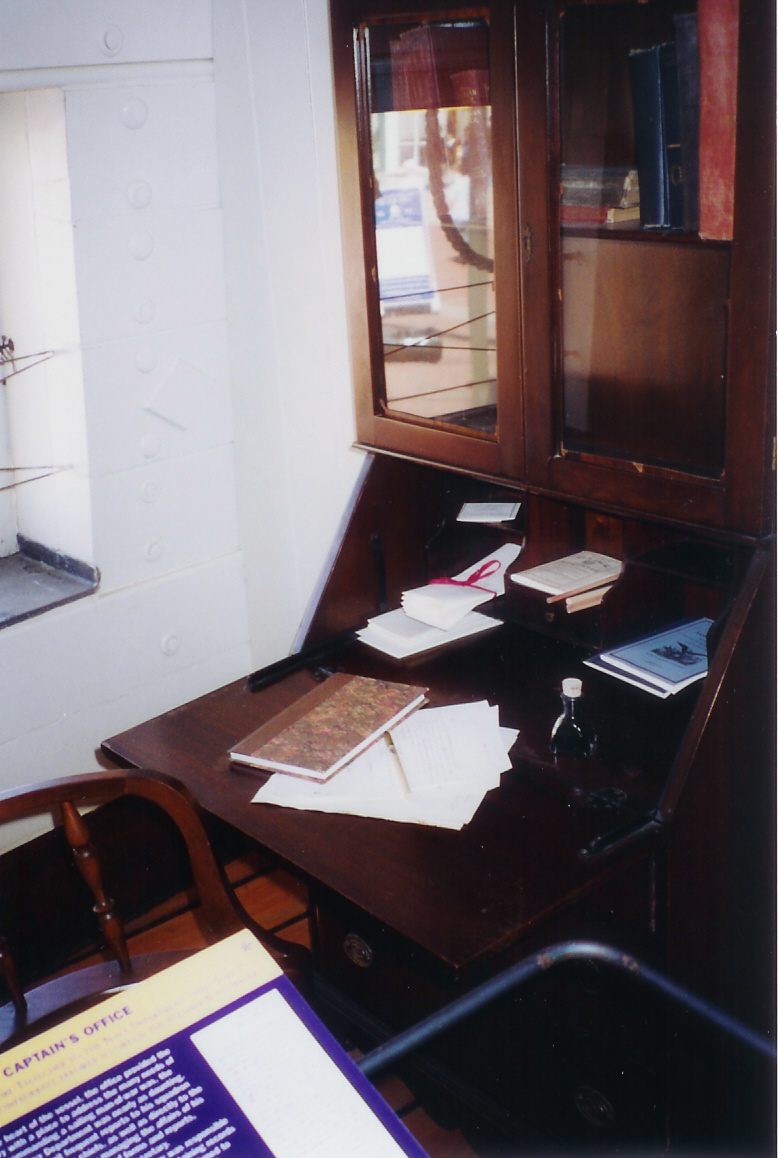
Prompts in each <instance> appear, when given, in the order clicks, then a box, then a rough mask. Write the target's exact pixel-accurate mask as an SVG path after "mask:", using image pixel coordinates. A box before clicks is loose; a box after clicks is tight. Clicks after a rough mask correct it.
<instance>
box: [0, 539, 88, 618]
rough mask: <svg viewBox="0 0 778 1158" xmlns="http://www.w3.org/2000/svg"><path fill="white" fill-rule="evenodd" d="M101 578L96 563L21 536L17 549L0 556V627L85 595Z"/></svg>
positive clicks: (40, 613)
mask: <svg viewBox="0 0 778 1158" xmlns="http://www.w3.org/2000/svg"><path fill="white" fill-rule="evenodd" d="M99 582H100V575H99V572H98V570H97V568H96V567H92V566H90V565H89V564H88V563H81V562H79V561H78V560H77V559H71V558H69V557H68V556H67V555H62V554H61V553H60V552H58V551H51V550H49V548H47V547H42V546H41V545H40V544H39V543H32V542H30V541H29V540H26V539H23V538H22V537H21V536H20V537H19V550H18V552H17V553H16V554H15V555H8V556H6V557H5V558H2V559H0V628H3V627H9V626H10V625H11V624H12V623H20V622H22V621H23V620H25V619H31V618H32V617H33V616H34V615H42V614H43V612H44V611H50V610H51V609H52V608H53V607H60V606H61V605H62V604H64V603H71V602H72V601H73V600H74V599H83V597H84V596H85V595H91V594H92V592H93V591H96V590H97V587H98V584H99Z"/></svg>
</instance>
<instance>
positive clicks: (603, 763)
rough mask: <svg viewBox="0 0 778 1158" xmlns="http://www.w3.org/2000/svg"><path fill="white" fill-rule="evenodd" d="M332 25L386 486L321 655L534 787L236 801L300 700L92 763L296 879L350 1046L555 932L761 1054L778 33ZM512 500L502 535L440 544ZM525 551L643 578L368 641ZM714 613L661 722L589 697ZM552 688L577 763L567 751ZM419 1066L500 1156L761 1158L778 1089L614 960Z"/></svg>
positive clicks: (524, 997)
mask: <svg viewBox="0 0 778 1158" xmlns="http://www.w3.org/2000/svg"><path fill="white" fill-rule="evenodd" d="M331 11H332V44H333V56H334V66H335V85H336V104H337V116H338V133H339V157H340V168H341V181H342V205H343V222H344V230H345V247H346V272H347V288H348V296H349V302H348V306H349V316H350V325H351V339H352V349H353V365H354V380H355V386H356V396H357V397H356V409H357V424H358V439H359V442H360V444H361V445H362V446H363V447H364V448H365V449H366V450H367V451H368V455H367V459H366V462H367V469H366V471H365V474H364V476H363V479H362V481H361V484H360V487H359V490H358V494H357V495H356V496H355V501H354V504H353V506H352V508H351V509H350V511H349V515H348V519H347V526H346V529H345V531H344V533H343V535H342V538H341V539H340V541H339V542H338V544H337V550H336V552H335V553H334V556H333V559H334V561H333V563H332V566H331V569H330V570H329V572H328V574H327V576H326V579H325V581H324V583H323V586H322V590H321V595H320V597H319V599H318V602H317V605H316V608H315V611H314V612H313V615H312V618H311V621H310V627H309V630H308V634H307V638H306V641H305V642H306V645H316V644H320V643H322V644H323V643H326V641H328V640H332V639H339V640H341V644H342V646H340V647H339V648H333V650H332V653H331V656H330V659H329V662H330V663H331V664H333V663H334V664H337V665H339V666H340V667H342V668H343V669H345V670H349V671H354V672H364V673H370V674H381V675H386V676H388V677H389V678H394V679H400V680H405V681H407V682H412V683H423V684H425V685H426V686H428V687H429V688H430V699H431V702H432V703H447V702H458V701H461V700H472V699H481V698H486V699H488V700H489V701H490V702H491V703H497V704H499V707H500V715H501V721H502V722H503V723H504V724H506V725H509V726H513V727H516V728H518V729H519V738H518V741H517V743H516V745H515V747H514V748H513V750H512V757H513V765H514V766H513V771H512V772H510V773H508V774H507V775H506V776H505V777H504V779H503V783H502V785H501V787H500V788H499V789H498V790H496V791H494V792H492V793H491V794H489V796H488V797H487V798H486V800H485V802H484V803H483V805H482V806H481V808H480V809H479V811H478V813H477V814H476V816H475V818H474V820H473V821H472V822H471V823H470V824H469V825H468V826H466V828H465V829H464V830H463V831H461V832H450V831H445V830H442V829H435V828H425V827H422V826H416V825H405V824H392V823H390V822H384V821H380V820H368V819H360V818H356V817H348V816H334V815H332V816H325V815H316V814H312V813H308V814H304V813H296V812H292V811H291V810H289V811H287V810H282V809H276V808H273V807H272V806H268V805H262V806H260V805H251V804H250V803H249V800H250V797H251V795H252V793H253V789H254V785H255V781H253V780H252V779H251V778H250V777H246V776H244V775H241V774H240V773H238V772H236V771H234V770H233V771H231V770H230V768H229V765H228V760H227V756H226V753H227V750H228V748H229V746H230V745H231V744H232V743H234V742H235V741H236V740H237V739H239V738H241V737H242V736H243V735H244V734H246V733H247V732H248V731H250V730H251V729H252V728H253V727H255V726H256V725H257V724H258V723H260V722H262V721H263V720H265V719H267V718H269V717H270V716H272V715H273V714H274V713H275V712H276V711H278V710H279V708H281V707H283V706H284V705H285V704H287V703H289V702H291V700H293V699H295V698H296V697H298V696H299V695H300V694H302V692H303V691H305V690H306V689H307V688H309V687H310V686H312V681H313V679H314V676H313V675H312V674H311V672H310V671H308V670H301V671H298V672H297V673H296V674H294V675H291V676H289V677H287V678H286V679H284V680H282V681H280V682H278V683H275V684H273V685H272V686H270V687H267V688H266V689H264V690H262V691H259V692H251V691H249V690H248V688H247V686H246V684H245V683H244V682H240V683H238V684H235V685H231V686H230V687H228V688H225V689H221V690H219V691H216V692H214V693H212V694H211V695H210V696H206V697H204V698H203V699H201V700H199V701H196V702H195V703H194V704H190V705H185V706H184V707H182V708H181V709H178V710H177V711H174V712H171V713H168V714H167V715H166V716H163V717H160V718H158V719H157V720H155V721H150V722H149V723H148V724H145V725H142V726H141V727H139V728H135V729H131V730H130V731H129V732H126V733H124V734H122V735H121V736H116V737H113V738H112V739H110V740H107V741H106V742H105V744H104V750H105V751H106V753H107V754H108V755H109V756H111V757H112V758H114V759H116V760H119V761H121V762H124V763H130V764H147V765H152V766H156V767H158V768H161V769H162V770H165V771H171V772H174V773H175V774H177V775H179V776H181V777H182V778H183V779H184V780H186V781H187V783H189V784H190V786H191V787H192V788H193V789H194V790H195V792H196V793H197V795H198V796H199V797H200V799H201V800H202V802H203V803H204V804H205V806H206V807H207V808H209V809H211V810H212V811H213V812H214V813H216V814H217V815H219V816H221V817H222V818H223V819H225V820H227V821H229V822H230V823H232V824H234V825H236V826H237V827H238V828H241V829H242V830H243V831H244V832H246V833H248V834H249V835H250V836H252V837H253V838H254V839H255V840H257V841H259V842H260V843H261V844H262V845H263V846H264V847H266V848H268V849H270V850H271V851H273V852H274V853H275V854H276V855H278V856H279V857H281V858H282V859H283V861H284V862H285V863H286V864H287V865H289V866H290V867H291V868H292V869H293V870H294V871H296V872H298V873H300V874H301V875H302V876H303V877H304V878H305V879H306V880H307V881H308V883H309V886H310V890H311V901H312V933H313V944H314V959H315V968H316V976H317V985H318V991H319V994H320V997H321V1000H322V1002H323V1003H324V1005H325V1006H326V1007H327V1008H328V1009H330V1010H336V1011H337V1012H338V1015H339V1016H341V1017H344V1018H346V1020H347V1021H348V1022H349V1024H350V1025H351V1026H352V1027H355V1026H356V1027H359V1028H360V1029H361V1030H362V1031H363V1032H365V1033H368V1034H373V1035H376V1036H380V1035H381V1034H382V1033H383V1032H386V1031H387V1030H389V1029H396V1028H399V1027H402V1026H404V1025H407V1024H409V1023H410V1022H412V1021H414V1020H416V1019H417V1018H419V1017H421V1016H423V1015H424V1014H425V1013H426V1012H428V1011H429V1010H431V1009H434V1008H436V1007H438V1006H440V1005H441V1004H443V1003H445V1002H446V1001H447V1000H448V999H450V998H451V997H452V996H453V995H456V994H457V993H459V992H462V991H463V990H466V989H467V988H468V987H470V986H472V985H474V984H476V983H477V982H478V981H480V980H481V979H483V978H485V977H488V976H490V975H493V974H494V973H496V972H497V971H498V970H499V969H500V968H501V967H502V966H503V965H505V964H507V963H510V962H511V961H513V960H516V959H519V958H521V957H523V956H525V955H526V954H528V953H530V952H535V951H537V950H538V949H540V948H542V947H543V946H546V945H549V944H552V943H554V942H557V941H560V940H565V939H569V938H574V939H596V940H600V941H604V942H606V943H609V944H611V945H615V946H616V947H618V948H621V949H623V950H624V951H625V952H629V953H634V954H635V955H636V956H638V957H641V958H643V959H644V960H646V961H648V962H650V963H652V964H654V965H656V966H658V967H659V968H660V969H662V970H664V971H665V972H667V973H668V974H669V975H670V976H671V977H672V978H674V979H675V980H676V981H677V982H679V983H680V984H682V985H685V986H688V987H689V988H690V989H692V990H694V991H695V992H697V993H699V994H700V995H702V996H703V997H705V998H706V999H708V1000H710V1001H712V1002H714V1003H716V1004H717V1005H719V1006H720V1007H721V1008H723V1009H725V1010H727V1011H728V1012H730V1013H731V1014H733V1015H734V1016H736V1017H738V1018H740V1019H742V1020H743V1021H745V1022H746V1023H748V1024H749V1025H751V1026H753V1027H754V1028H757V1029H758V1030H760V1031H762V1032H763V1033H773V1032H774V1000H773V997H774V970H775V963H774V941H775V929H774V922H773V910H774V903H773V902H774V862H775V856H774V828H775V825H774V805H775V784H774V746H775V744H774V700H775V691H774V648H773V634H774V615H773V609H774V582H773V576H774V553H773V501H772V493H773V486H774V439H773V433H772V432H773V414H772V400H773V378H772V366H773V355H774V346H773V341H772V335H773V326H774V313H773V269H774V229H773V225H774V208H773V162H774V109H775V99H774V61H773V46H774V34H773V6H772V4H771V3H769V2H767V0H697V3H696V4H695V2H694V0H642V2H640V3H633V2H632V0H618V2H615V3H612V2H609V0H600V2H592V0H580V2H578V0H493V2H492V3H486V4H474V5H471V4H458V3H443V2H442V0H441V2H440V3H437V2H436V0H430V2H428V3H424V4H420V3H417V2H416V0H332V2H331ZM673 150H675V152H673ZM679 152H680V157H681V160H679ZM508 499H518V500H520V502H521V507H520V510H519V513H518V515H517V516H516V517H515V518H514V519H513V520H512V521H510V522H506V523H502V524H499V525H489V526H485V525H478V524H466V523H462V522H460V521H458V520H457V518H456V516H457V513H458V511H459V509H460V507H461V506H462V504H463V503H464V502H466V501H485V500H508ZM506 541H508V542H514V543H517V544H519V545H520V546H521V547H522V553H521V555H520V556H519V558H518V560H517V563H516V567H520V568H521V567H525V566H529V565H532V564H535V563H538V562H543V561H546V560H549V559H553V558H556V557H559V556H561V555H564V554H567V553H570V552H572V551H576V550H579V549H583V548H590V549H594V550H600V551H603V552H605V553H607V554H610V555H615V556H617V557H618V558H620V559H621V560H622V561H623V565H624V569H623V574H622V576H621V578H620V579H619V581H618V582H617V583H616V584H615V586H614V587H613V588H612V590H611V591H610V592H609V593H608V594H607V595H606V596H605V598H604V599H603V601H602V603H601V604H600V605H599V606H597V607H590V608H588V609H584V610H581V611H577V612H574V613H568V611H567V610H566V608H565V605H564V604H563V603H562V604H555V605H549V604H548V603H546V602H545V601H544V600H543V599H537V598H534V597H531V593H527V592H525V593H524V594H522V589H521V588H519V587H518V586H517V585H515V584H512V583H510V582H509V583H508V584H507V587H508V590H507V592H506V595H505V596H504V597H501V598H500V599H498V600H496V601H495V602H494V604H492V605H490V607H489V613H490V614H492V615H494V616H495V617H496V619H497V620H499V625H498V626H497V627H496V629H495V630H494V631H492V632H489V633H487V634H486V635H484V636H483V637H480V638H476V639H475V640H471V641H467V642H463V643H461V644H459V645H452V646H449V647H446V648H444V649H440V650H438V651H433V652H429V653H426V654H425V655H423V656H420V657H417V658H416V659H414V660H409V661H405V662H401V661H395V660H390V659H388V658H387V657H385V656H382V655H381V654H380V653H379V652H377V651H373V650H371V649H369V648H368V647H367V646H365V645H364V644H361V643H355V642H354V641H353V639H352V638H351V636H350V635H349V634H348V633H350V632H351V631H352V629H354V628H356V627H359V626H362V625H363V624H364V623H365V621H366V620H367V618H368V617H370V616H373V615H375V614H376V613H377V612H379V611H381V610H384V609H386V608H392V607H396V606H398V605H399V603H400V596H401V593H402V591H403V590H404V589H405V588H408V587H411V586H414V585H418V584H421V583H424V582H426V581H427V580H428V579H429V578H431V577H435V576H439V575H450V574H453V573H455V572H456V571H458V570H460V569H461V568H463V567H466V566H467V565H468V564H469V563H471V562H473V561H475V560H477V559H479V558H480V557H481V556H482V555H483V554H485V553H486V552H488V551H491V550H493V549H494V548H495V547H496V546H498V545H500V544H501V543H503V542H506ZM701 615H705V616H709V617H710V618H711V619H712V620H713V627H712V628H711V630H710V633H709V636H708V651H709V671H708V675H707V677H706V678H705V679H704V681H702V682H701V683H697V684H695V685H693V686H691V687H689V688H687V689H685V690H684V691H682V692H680V693H678V694H677V695H675V696H672V697H670V698H668V699H666V700H660V699H657V698H655V697H652V696H650V695H647V694H646V693H644V692H642V691H639V690H638V689H636V688H634V687H632V686H630V685H628V684H626V683H622V682H620V681H618V680H615V679H611V678H609V677H608V676H605V675H602V674H599V673H597V672H594V671H591V670H590V669H589V668H587V667H585V666H584V665H583V661H584V659H586V658H587V657H588V656H590V655H591V654H592V653H594V652H597V651H599V650H600V649H602V648H603V647H606V646H610V645H612V644H615V643H618V642H621V641H624V640H628V639H630V638H633V637H635V636H636V635H638V634H640V633H642V632H644V631H647V630H651V629H654V628H658V627H660V626H662V625H665V624H671V623H674V622H676V621H678V620H680V619H682V618H684V617H687V616H701ZM343 633H346V642H345V643H343V642H342V639H341V637H342V635H343ZM568 675H579V676H582V678H583V680H584V686H585V691H586V696H587V702H588V705H589V710H590V714H591V715H592V716H593V717H594V720H595V723H596V726H597V729H598V734H599V748H598V751H597V754H596V756H595V757H594V758H593V759H591V760H572V759H559V758H555V757H554V756H552V755H551V753H550V751H549V747H548V737H549V731H550V728H551V724H552V722H553V720H554V718H555V716H556V714H557V711H558V704H559V690H560V686H561V681H562V679H563V678H564V677H565V676H568ZM429 1064H430V1065H431V1066H432V1067H433V1069H434V1068H435V1067H437V1069H436V1070H435V1072H436V1073H437V1075H438V1077H440V1075H441V1074H444V1076H445V1080H444V1082H443V1084H444V1085H447V1087H448V1088H449V1089H453V1090H455V1098H456V1100H457V1102H458V1103H459V1105H460V1107H462V1108H464V1109H472V1110H477V1111H478V1113H479V1115H480V1116H481V1120H482V1121H484V1120H485V1121H489V1122H490V1123H491V1124H492V1125H493V1126H494V1128H495V1130H496V1131H497V1132H498V1133H499V1134H500V1135H501V1136H503V1137H505V1138H508V1139H512V1140H513V1141H512V1142H506V1143H505V1145H504V1148H503V1149H502V1150H499V1149H498V1150H495V1151H494V1152H495V1153H503V1154H508V1153H516V1152H517V1151H518V1152H523V1151H521V1150H520V1149H519V1142H518V1139H524V1142H525V1143H526V1144H527V1145H528V1146H529V1147H530V1150H531V1151H532V1152H535V1151H539V1149H540V1148H541V1143H540V1139H541V1138H543V1139H545V1140H546V1142H547V1144H548V1146H549V1148H550V1149H554V1148H558V1149H560V1150H562V1151H567V1152H580V1151H586V1152H596V1153H621V1154H624V1153H635V1152H637V1153H650V1154H654V1153H665V1152H669V1153H691V1152H693V1153H706V1154H712V1153H716V1152H721V1153H729V1154H732V1153H735V1152H737V1153H745V1152H752V1153H767V1152H770V1146H771V1144H772V1088H773V1083H774V1074H773V1073H772V1072H771V1071H770V1067H769V1066H768V1065H767V1064H766V1063H764V1064H763V1063H761V1062H757V1061H756V1060H755V1059H753V1058H751V1057H750V1056H748V1054H747V1051H746V1050H745V1049H741V1047H740V1046H739V1045H736V1044H734V1043H733V1042H731V1041H730V1040H729V1039H726V1038H724V1037H723V1036H721V1035H718V1034H716V1033H713V1032H712V1031H711V1030H710V1029H709V1028H708V1027H705V1026H702V1025H700V1024H698V1023H696V1022H695V1021H694V1020H693V1019H692V1018H689V1017H685V1016H684V1015H682V1014H679V1013H678V1012H677V1011H675V1012H674V1011H672V1010H668V1009H666V1008H664V1007H663V1006H662V1004H661V1003H659V1002H658V1001H656V1000H655V999H654V998H652V997H651V996H650V995H648V994H647V993H646V992H645V991H643V990H642V989H641V987H640V985H639V983H637V982H636V983H635V984H631V983H627V982H626V981H624V980H623V979H616V978H613V977H610V976H608V975H606V974H605V973H603V972H602V971H601V970H600V969H599V968H598V967H596V966H594V965H588V966H585V967H584V966H582V967H580V968H578V967H576V968H573V969H570V970H568V972H566V973H564V974H563V973H561V972H560V973H559V974H558V975H556V974H555V975H553V976H549V977H548V978H543V979H542V980H541V981H540V982H538V983H535V984H533V986H532V987H531V988H530V989H528V990H526V991H522V992H521V993H517V994H515V995H513V996H511V997H508V998H504V999H502V1001H501V1003H500V1004H499V1005H498V1006H497V1007H495V1008H494V1009H493V1010H492V1011H491V1012H489V1013H486V1014H480V1015H478V1017H476V1018H474V1019H473V1020H472V1021H471V1022H469V1023H467V1024H465V1026H463V1027H462V1028H460V1029H459V1030H457V1031H456V1032H455V1033H451V1034H449V1035H448V1037H447V1038H446V1039H445V1040H442V1041H441V1042H440V1043H439V1045H438V1047H437V1048H436V1051H435V1053H434V1056H433V1060H432V1062H430V1063H429ZM429 1072H431V1071H429V1069H428V1073H429ZM528 1139H532V1141H531V1143H529V1142H528V1141H527V1140H528ZM511 1146H515V1147H516V1148H515V1149H512V1148H511ZM505 1147H507V1148H505ZM490 1152H491V1151H490Z"/></svg>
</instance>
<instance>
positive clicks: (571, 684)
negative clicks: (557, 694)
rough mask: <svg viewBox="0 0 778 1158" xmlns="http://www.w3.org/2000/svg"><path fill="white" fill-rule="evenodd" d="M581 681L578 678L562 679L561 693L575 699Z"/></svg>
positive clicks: (579, 689)
mask: <svg viewBox="0 0 778 1158" xmlns="http://www.w3.org/2000/svg"><path fill="white" fill-rule="evenodd" d="M581 687H582V684H581V681H580V680H578V679H572V678H570V679H566V680H562V695H563V696H567V698H568V699H570V700H575V699H577V698H578V697H579V696H580V694H581Z"/></svg>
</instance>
